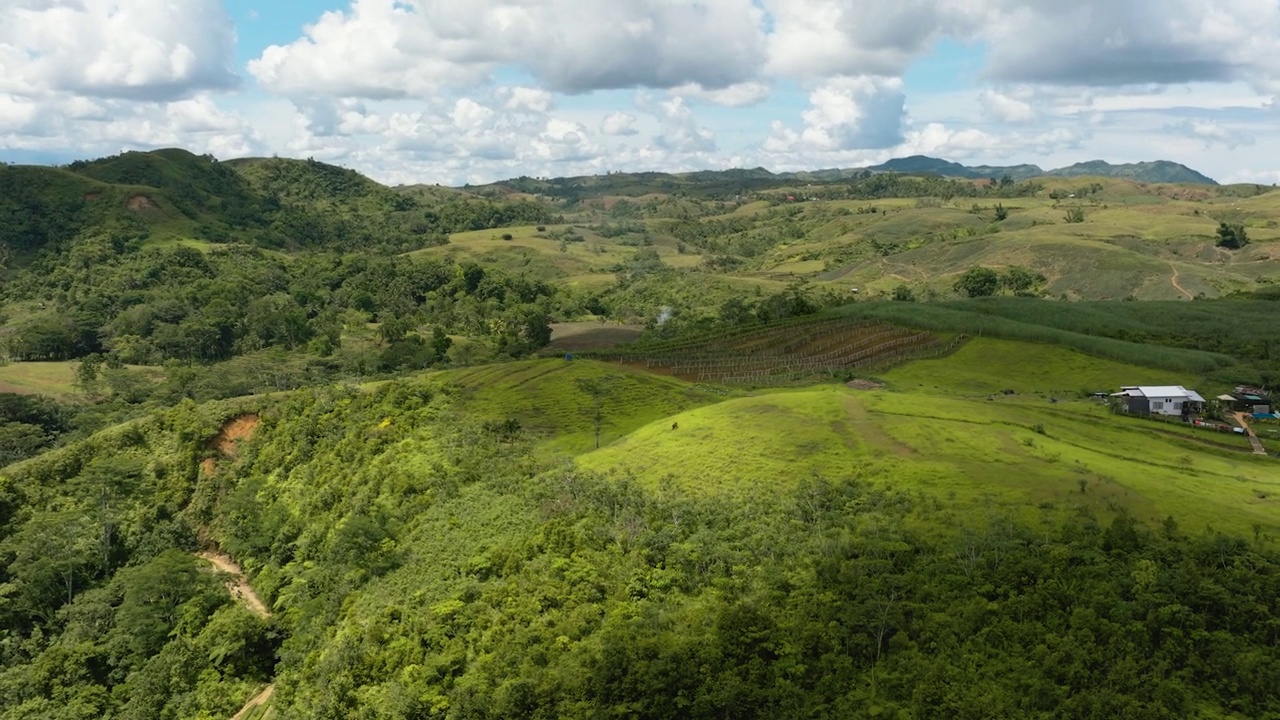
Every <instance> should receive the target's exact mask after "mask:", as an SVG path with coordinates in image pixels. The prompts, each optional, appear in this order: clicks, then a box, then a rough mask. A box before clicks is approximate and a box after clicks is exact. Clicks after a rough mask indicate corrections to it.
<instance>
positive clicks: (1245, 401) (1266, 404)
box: [1218, 387, 1276, 415]
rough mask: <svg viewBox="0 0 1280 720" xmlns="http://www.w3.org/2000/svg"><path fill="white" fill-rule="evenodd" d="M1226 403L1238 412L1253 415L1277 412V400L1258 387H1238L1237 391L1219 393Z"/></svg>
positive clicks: (1220, 398) (1219, 397)
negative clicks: (1273, 399) (1274, 400)
mask: <svg viewBox="0 0 1280 720" xmlns="http://www.w3.org/2000/svg"><path fill="white" fill-rule="evenodd" d="M1218 399H1219V400H1221V401H1222V403H1223V404H1224V405H1226V406H1227V407H1229V408H1231V409H1232V410H1234V411H1236V412H1245V413H1249V414H1251V415H1270V414H1271V413H1273V412H1275V407H1276V406H1275V402H1273V401H1272V399H1271V398H1270V397H1268V396H1267V395H1266V394H1265V393H1263V391H1261V390H1258V389H1257V388H1246V387H1238V388H1236V389H1235V392H1232V393H1229V394H1226V395H1219V396H1218Z"/></svg>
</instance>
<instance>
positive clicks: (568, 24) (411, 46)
mask: <svg viewBox="0 0 1280 720" xmlns="http://www.w3.org/2000/svg"><path fill="white" fill-rule="evenodd" d="M330 11H336V12H334V14H331V15H327V16H326V15H325V13H326V12H330ZM67 38H75V42H70V41H68V40H67ZM1082 48H1087V49H1088V51H1087V52H1084V51H1082V50H1081V49H1082ZM0 67H3V68H4V73H0V160H5V161H9V162H65V161H67V160H70V159H74V158H80V157H93V156H99V155H104V154H111V153H116V152H120V151H121V150H126V149H147V148H154V147H166V146H181V147H187V148H189V149H192V150H195V151H197V152H209V153H212V154H214V155H216V156H218V157H235V156H243V155H261V154H273V153H274V154H279V155H286V156H298V157H315V158H317V159H321V160H326V161H329V162H334V163H338V164H342V165H346V166H349V167H353V168H356V169H358V170H360V171H362V172H365V173H367V174H369V175H371V176H372V177H375V178H376V179H379V180H381V181H383V182H388V183H399V182H406V183H408V182H440V183H447V184H460V183H463V182H486V181H490V180H495V179H500V178H504V177H511V176H516V175H570V174H587V173H594V172H604V171H608V170H670V171H679V170H691V169H701V168H724V167H736V166H748V167H754V166H758V165H762V166H765V167H768V168H771V169H775V170H793V169H803V168H819V167H856V166H863V165H868V164H873V163H877V162H882V161H884V160H886V159H888V158H890V157H895V156H904V155H910V154H928V155H934V156H938V157H944V158H947V159H951V160H956V161H959V162H966V163H970V164H1005V163H1007V164H1014V163H1022V162H1032V163H1037V164H1039V165H1041V166H1043V167H1046V168H1047V167H1057V166H1061V165H1066V164H1070V163H1073V162H1079V161H1083V160H1090V159H1095V158H1101V159H1106V160H1110V161H1112V162H1132V161H1139V160H1153V159H1169V160H1174V161H1177V162H1183V163H1185V164H1187V165H1190V166H1192V167H1195V168H1196V169H1199V170H1201V171H1203V172H1206V173H1208V174H1210V175H1212V176H1214V177H1217V178H1218V179H1220V180H1223V181H1248V182H1267V183H1271V182H1275V181H1277V180H1280V152H1276V151H1277V150H1280V130H1278V129H1277V128H1280V123H1277V122H1275V121H1276V119H1277V118H1276V115H1275V112H1276V111H1275V110H1274V109H1273V107H1274V102H1273V100H1274V97H1275V94H1276V93H1277V92H1280V5H1278V4H1277V3H1275V2H1274V1H1273V0H1165V1H1164V2H1161V3H1153V2H1150V0H1078V1H1077V2H1075V3H1070V4H1050V3H1042V2H1038V1H1037V0H970V1H968V2H964V3H957V2H955V1H954V0H690V2H685V3H673V2H670V1H669V0H630V1H629V2H627V3H604V2H600V1H599V0H291V1H289V2H266V1H265V0H184V2H182V3H171V2H168V0H40V1H39V2H35V1H34V0H11V2H9V3H6V4H5V5H4V6H3V7H0Z"/></svg>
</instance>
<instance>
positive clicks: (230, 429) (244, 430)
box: [209, 413, 261, 457]
mask: <svg viewBox="0 0 1280 720" xmlns="http://www.w3.org/2000/svg"><path fill="white" fill-rule="evenodd" d="M259 422H261V418H259V417H258V416H257V414H255V413H249V414H247V415H241V416H239V417H237V418H232V419H231V420H230V421H229V422H228V423H227V424H226V425H223V426H222V430H220V431H218V434H217V435H214V436H213V440H210V441H209V444H210V446H211V447H213V448H214V449H216V450H217V451H218V452H220V453H222V454H223V455H226V456H228V457H235V456H236V447H237V446H238V444H239V442H240V441H241V440H248V439H249V438H251V437H253V433H254V432H256V431H257V430H258V423H259Z"/></svg>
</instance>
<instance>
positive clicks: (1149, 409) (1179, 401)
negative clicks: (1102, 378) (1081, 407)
mask: <svg viewBox="0 0 1280 720" xmlns="http://www.w3.org/2000/svg"><path fill="white" fill-rule="evenodd" d="M1111 397H1113V398H1118V399H1120V400H1121V401H1122V403H1123V406H1122V409H1123V410H1124V411H1125V412H1128V413H1133V414H1135V415H1168V416H1172V417H1187V416H1188V415H1198V414H1199V413H1201V412H1203V411H1204V398H1202V397H1200V393H1198V392H1196V391H1195V390H1188V389H1186V388H1184V387H1182V386H1181V385H1132V386H1127V387H1123V388H1120V392H1118V393H1112V394H1111Z"/></svg>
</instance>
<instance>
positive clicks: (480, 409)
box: [431, 359, 720, 454]
mask: <svg viewBox="0 0 1280 720" xmlns="http://www.w3.org/2000/svg"><path fill="white" fill-rule="evenodd" d="M431 377H433V378H435V380H436V381H437V382H440V383H442V384H446V385H448V386H452V387H455V388H458V389H459V390H460V392H461V401H462V402H463V403H464V404H465V407H466V408H467V410H468V411H469V412H474V413H477V414H478V415H479V416H481V417H487V418H491V419H493V420H507V419H511V418H514V419H516V420H518V421H519V422H520V424H521V426H522V427H524V428H525V429H526V430H528V431H530V432H532V433H534V434H535V435H536V436H540V437H541V438H543V444H544V446H545V447H546V448H547V450H548V451H550V452H555V453H566V454H576V453H581V452H585V451H588V450H591V449H593V448H594V447H595V425H596V422H595V408H596V401H595V398H594V396H593V395H592V394H591V392H589V391H588V390H587V389H584V387H583V384H584V383H587V384H591V383H595V384H597V385H598V386H599V388H600V390H599V395H600V398H601V402H600V408H601V410H600V417H601V421H600V429H601V433H600V437H601V444H605V443H609V442H612V441H613V440H616V439H618V438H620V437H622V436H624V435H626V434H627V433H629V432H631V431H633V430H635V429H636V428H639V427H641V426H643V425H644V424H646V423H648V422H651V421H655V420H658V419H659V418H665V417H668V416H670V415H673V414H676V413H679V412H683V411H685V410H688V409H690V408H694V407H698V406H700V405H706V404H708V403H713V402H716V401H717V400H719V399H720V396H719V395H716V394H713V393H711V392H709V391H707V390H705V389H701V388H698V387H696V386H692V385H689V384H688V383H684V382H681V381H679V380H676V379H674V378H669V377H665V376H662V375H656V374H652V373H648V372H644V371H642V370H637V369H634V368H630V367H625V366H619V365H611V364H606V363H599V362H594V361H590V360H573V361H566V360H564V359H555V360H530V361H523V362H514V363H502V364H496V365H484V366H480V367H475V368H467V369H465V370H454V371H445V372H442V373H437V374H434V375H432V376H431Z"/></svg>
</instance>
